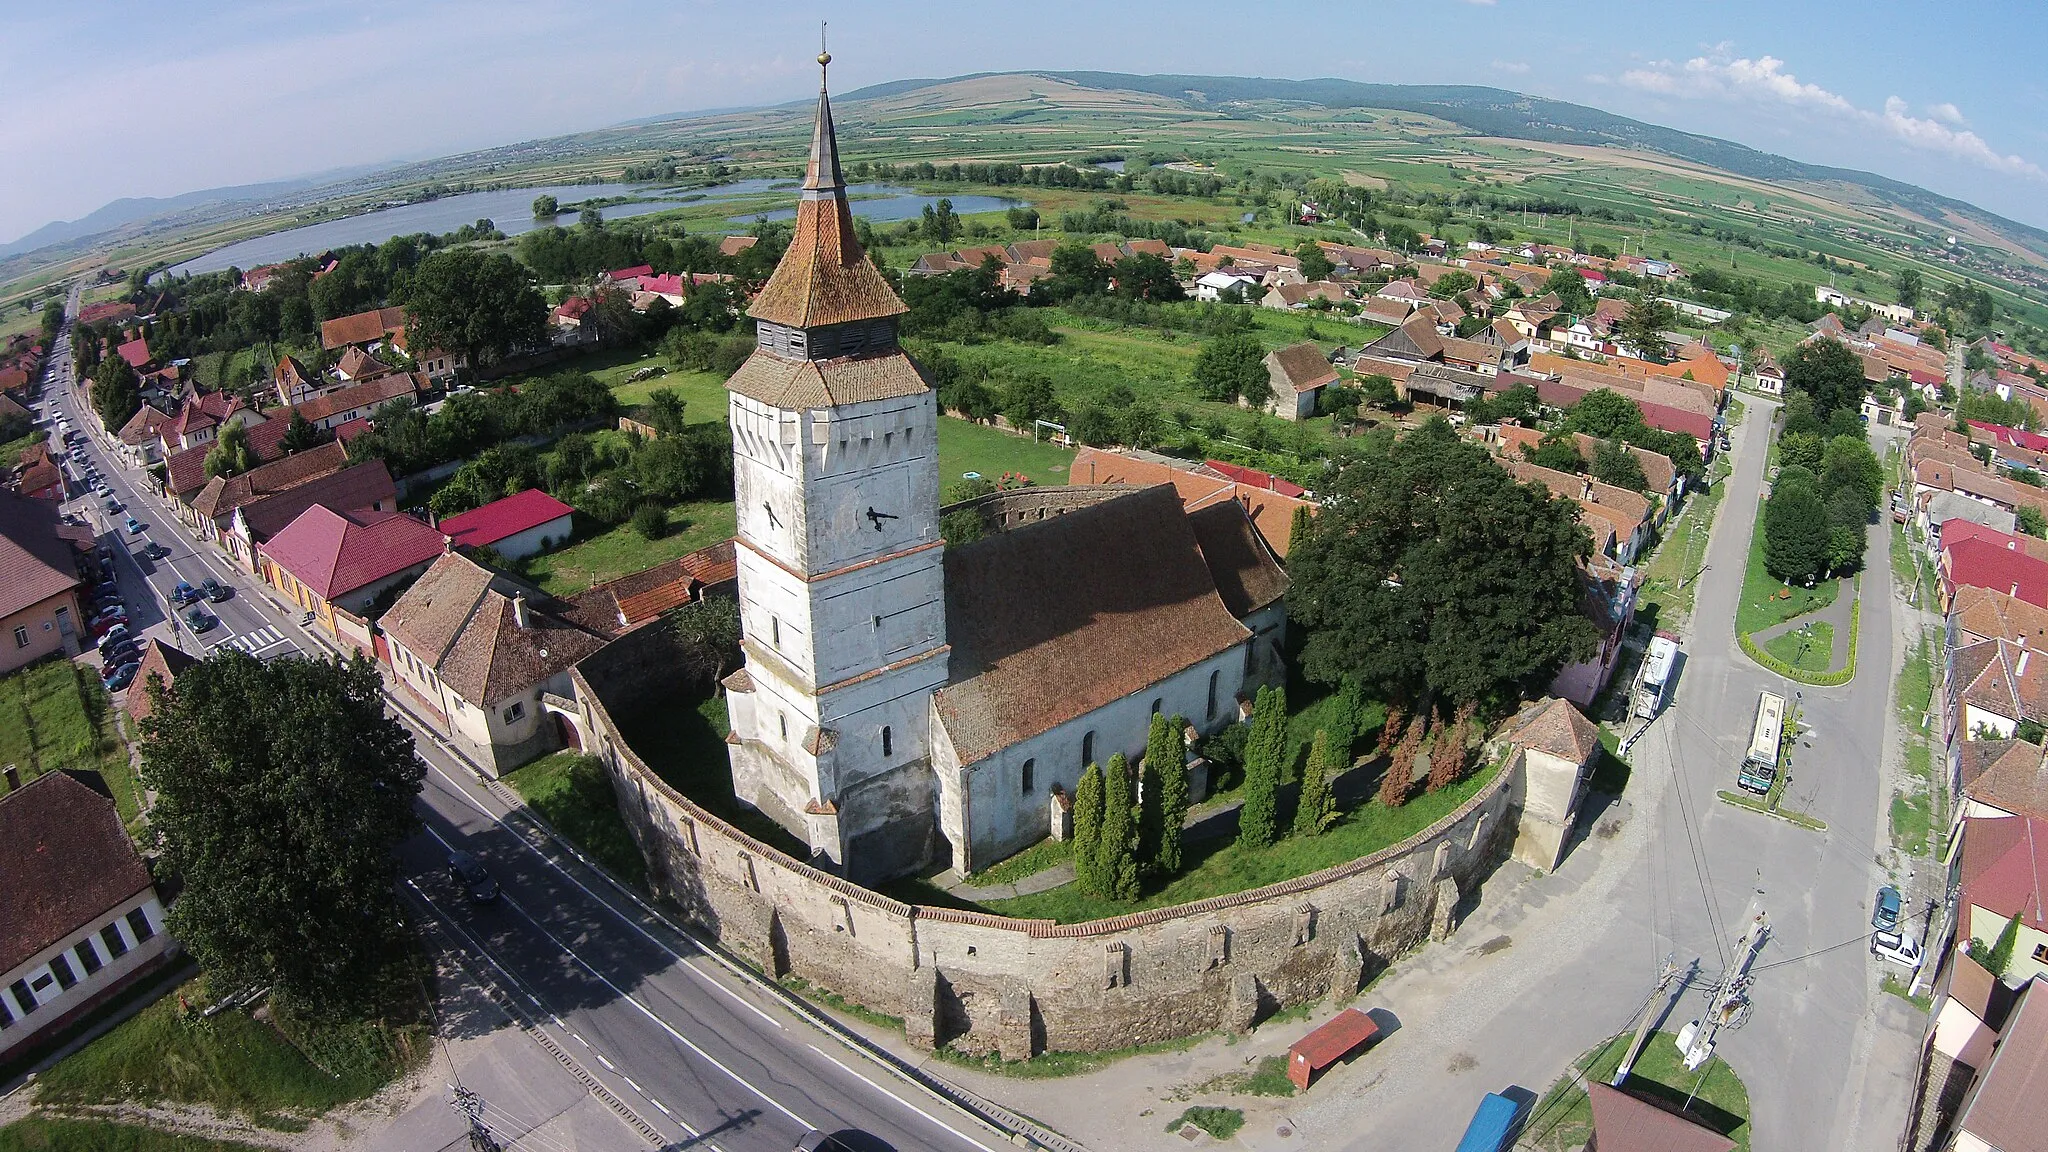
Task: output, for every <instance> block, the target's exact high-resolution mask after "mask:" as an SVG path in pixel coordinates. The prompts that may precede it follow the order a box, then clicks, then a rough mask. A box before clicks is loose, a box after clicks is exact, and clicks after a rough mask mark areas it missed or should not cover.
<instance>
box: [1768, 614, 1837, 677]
mask: <svg viewBox="0 0 2048 1152" xmlns="http://www.w3.org/2000/svg"><path fill="white" fill-rule="evenodd" d="M1764 651H1766V652H1769V653H1770V654H1771V655H1773V656H1776V657H1777V658H1778V659H1780V660H1783V661H1784V662H1785V663H1787V664H1790V665H1791V666H1792V667H1794V668H1796V669H1798V670H1799V671H1801V672H1825V671H1827V670H1828V666H1829V665H1830V664H1831V663H1833V661H1834V655H1835V626H1834V625H1832V624H1830V623H1828V622H1827V621H1825V620H1816V621H1814V622H1813V623H1811V624H1808V625H1806V626H1804V627H1802V628H1796V629H1794V630H1792V631H1790V632H1787V633H1785V634H1784V635H1782V636H1778V637H1776V638H1774V639H1772V640H1771V641H1770V642H1769V643H1767V644H1765V645H1764Z"/></svg>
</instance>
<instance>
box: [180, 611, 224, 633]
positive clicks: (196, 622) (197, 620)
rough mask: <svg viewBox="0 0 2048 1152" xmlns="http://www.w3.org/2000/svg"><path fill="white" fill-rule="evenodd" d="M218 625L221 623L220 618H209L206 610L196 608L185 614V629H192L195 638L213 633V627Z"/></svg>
mask: <svg viewBox="0 0 2048 1152" xmlns="http://www.w3.org/2000/svg"><path fill="white" fill-rule="evenodd" d="M218 623H220V618H219V617H218V616H208V615H207V614H206V609H204V608H194V609H193V610H191V611H190V612H187V613H185V627H187V628H190V629H191V630H192V634H193V635H194V636H203V635H205V634H206V633H208V632H211V631H213V626H214V625H216V624H218Z"/></svg>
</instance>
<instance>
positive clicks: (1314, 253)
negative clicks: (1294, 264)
mask: <svg viewBox="0 0 2048 1152" xmlns="http://www.w3.org/2000/svg"><path fill="white" fill-rule="evenodd" d="M1294 258H1295V259H1296V260H1298V261H1300V263H1301V278H1302V279H1304V280H1328V279H1329V278H1330V276H1331V274H1332V273H1334V272H1336V271H1337V266H1336V265H1335V264H1333V263H1331V261H1330V258H1329V257H1328V256H1326V255H1324V254H1323V249H1322V247H1321V246H1320V245H1318V244H1317V243H1316V242H1315V241H1313V240H1304V241H1302V242H1301V247H1299V248H1296V249H1295V250H1294Z"/></svg>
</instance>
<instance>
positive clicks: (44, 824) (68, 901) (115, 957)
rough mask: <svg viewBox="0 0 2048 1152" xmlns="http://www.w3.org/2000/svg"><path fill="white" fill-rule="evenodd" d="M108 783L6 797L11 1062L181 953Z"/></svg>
mask: <svg viewBox="0 0 2048 1152" xmlns="http://www.w3.org/2000/svg"><path fill="white" fill-rule="evenodd" d="M105 789H106V784H105V782H104V781H101V780H100V778H99V775H98V773H93V772H76V773H74V772H71V771H67V770H62V769H59V770H57V771H52V772H45V773H43V774H42V775H41V776H38V777H36V778H35V779H34V780H31V781H29V782H28V783H27V784H24V785H22V786H21V787H19V788H16V789H14V790H13V791H12V792H9V793H8V794H7V795H6V796H0V876H5V877H7V883H5V884H0V1024H4V1025H5V1026H6V1027H5V1028H4V1030H0V1062H6V1063H11V1062H13V1061H14V1060H15V1059H16V1058H18V1057H21V1056H24V1055H26V1054H27V1053H29V1052H30V1051H31V1050H33V1049H35V1048H38V1047H39V1046H41V1045H42V1044H43V1043H45V1042H47V1041H49V1040H51V1039H53V1038H54V1037H56V1036H57V1035H58V1034H59V1033H60V1032H62V1031H63V1029H64V1026H65V1025H67V1024H70V1023H72V1022H75V1021H76V1020H78V1018H79V1017H80V1016H82V1015H83V1014H85V1013H86V1012H88V1011H90V1010H91V1009H92V1008H93V1007H95V1006H96V1005H99V1004H102V1003H105V1002H106V1000H107V998H108V997H109V996H112V995H114V994H115V993H117V992H118V991H120V990H121V989H123V988H126V987H129V986H130V985H132V984H134V983H135V982H136V980H138V979H139V978H141V977H142V976H143V975H144V974H146V973H148V972H150V971H153V970H154V969H156V968H157V967H158V966H160V965H161V964H162V962H163V960H164V958H165V956H166V954H167V953H169V952H170V951H171V950H172V948H173V944H172V941H171V938H170V936H169V935H168V934H167V933H166V932H165V931H164V907H163V904H162V902H161V901H159V900H158V899H157V893H156V886H155V885H154V884H153V883H152V882H151V881H150V878H149V869H148V867H146V866H145V865H144V864H143V862H142V857H141V856H140V855H139V854H138V853H137V852H136V851H135V844H134V842H133V841H131V840H129V839H128V833H127V830H126V829H124V828H122V826H121V816H120V813H118V812H117V811H115V809H114V801H113V800H112V799H111V798H110V797H109V796H108V795H106V792H105Z"/></svg>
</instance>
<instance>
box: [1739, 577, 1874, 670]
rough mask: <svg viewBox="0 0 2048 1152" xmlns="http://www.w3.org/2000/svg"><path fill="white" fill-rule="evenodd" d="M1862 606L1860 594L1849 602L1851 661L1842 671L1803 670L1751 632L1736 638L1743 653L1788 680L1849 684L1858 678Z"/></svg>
mask: <svg viewBox="0 0 2048 1152" xmlns="http://www.w3.org/2000/svg"><path fill="white" fill-rule="evenodd" d="M1862 606H1863V598H1862V597H1861V596H1858V597H1857V598H1856V599H1854V600H1852V601H1850V603H1849V663H1848V664H1846V665H1844V666H1843V667H1842V669H1841V670H1840V671H1836V672H1802V671H1799V670H1798V669H1796V668H1794V667H1792V666H1791V665H1790V664H1787V663H1785V662H1784V661H1783V660H1780V659H1778V658H1777V657H1776V656H1773V655H1771V654H1770V653H1769V652H1766V651H1764V650H1763V649H1762V648H1760V647H1758V646H1757V643H1756V641H1754V640H1751V639H1750V638H1749V635H1750V634H1749V633H1747V632H1744V633H1741V634H1739V635H1738V636H1737V637H1736V639H1737V640H1739V641H1741V643H1742V651H1743V653H1744V654H1745V655H1747V656H1748V657H1749V658H1750V659H1751V660H1754V661H1756V662H1757V663H1759V664H1761V665H1763V666H1764V667H1765V668H1768V669H1770V670H1771V671H1773V672H1776V673H1777V674H1778V675H1780V676H1783V677H1784V678H1786V679H1787V680H1797V681H1799V682H1800V683H1801V684H1813V685H1816V686H1819V687H1823V688H1826V687H1831V686H1833V685H1836V684H1847V683H1848V682H1849V681H1851V680H1854V679H1855V678H1856V633H1857V630H1858V628H1859V627H1860V626H1861V624H1862V615H1863V614H1862V613H1861V612H1860V611H1858V609H1860V608H1861V607H1862Z"/></svg>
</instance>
